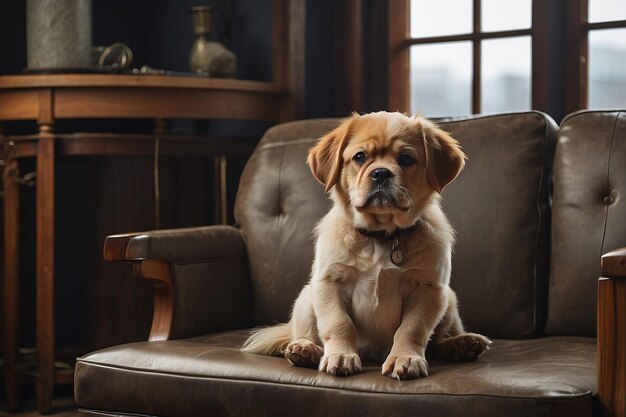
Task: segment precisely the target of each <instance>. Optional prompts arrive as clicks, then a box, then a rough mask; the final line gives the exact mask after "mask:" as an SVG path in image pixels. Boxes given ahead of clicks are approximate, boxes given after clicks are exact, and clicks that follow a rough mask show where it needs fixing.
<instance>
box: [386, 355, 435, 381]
mask: <svg viewBox="0 0 626 417" xmlns="http://www.w3.org/2000/svg"><path fill="white" fill-rule="evenodd" d="M383 375H387V376H388V377H391V378H395V379H397V380H402V379H416V378H422V377H425V376H428V362H426V359H424V358H423V357H421V356H419V355H411V356H392V355H389V356H388V357H387V360H386V361H385V363H384V364H383Z"/></svg>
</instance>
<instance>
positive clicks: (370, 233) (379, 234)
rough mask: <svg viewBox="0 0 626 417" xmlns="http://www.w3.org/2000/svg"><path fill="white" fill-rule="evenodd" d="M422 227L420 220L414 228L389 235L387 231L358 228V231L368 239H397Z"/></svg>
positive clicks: (397, 230)
mask: <svg viewBox="0 0 626 417" xmlns="http://www.w3.org/2000/svg"><path fill="white" fill-rule="evenodd" d="M419 225H420V221H419V220H418V221H417V222H416V223H415V224H414V225H413V226H410V227H407V228H405V229H396V231H395V232H392V233H389V232H387V231H386V230H367V229H364V228H357V229H356V230H357V231H358V232H359V233H360V234H362V235H363V236H366V237H374V238H378V239H380V238H385V239H391V238H393V237H397V236H399V235H408V234H410V233H413V232H414V231H416V230H417V228H418V227H419Z"/></svg>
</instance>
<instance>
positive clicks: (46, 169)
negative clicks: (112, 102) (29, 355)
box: [36, 125, 55, 414]
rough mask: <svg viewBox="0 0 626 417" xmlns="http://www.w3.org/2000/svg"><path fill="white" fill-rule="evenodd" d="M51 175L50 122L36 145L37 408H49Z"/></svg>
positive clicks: (51, 359) (51, 354) (52, 346)
mask: <svg viewBox="0 0 626 417" xmlns="http://www.w3.org/2000/svg"><path fill="white" fill-rule="evenodd" d="M54 178H55V154H54V137H53V135H52V126H51V125H41V126H40V135H39V140H38V144H37V197H36V198H37V203H36V218H37V220H36V221H37V226H36V230H37V237H36V238H37V266H36V274H37V278H36V287H37V316H36V317H37V337H36V339H37V365H38V370H39V373H38V378H37V408H38V409H39V412H40V413H42V414H47V413H49V412H50V411H51V410H52V395H53V390H54V350H55V340H54V252H55V250H54V249H55V247H54V205H55V204H54V192H55V191H54Z"/></svg>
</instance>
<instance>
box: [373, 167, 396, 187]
mask: <svg viewBox="0 0 626 417" xmlns="http://www.w3.org/2000/svg"><path fill="white" fill-rule="evenodd" d="M371 176H372V180H373V181H374V182H375V183H376V184H382V183H384V182H385V180H387V179H388V178H391V177H393V174H392V173H391V171H389V170H388V169H387V168H376V169H375V170H373V171H372V174H371Z"/></svg>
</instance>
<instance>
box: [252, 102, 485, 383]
mask: <svg viewBox="0 0 626 417" xmlns="http://www.w3.org/2000/svg"><path fill="white" fill-rule="evenodd" d="M308 164H309V166H310V168H311V171H312V172H313V175H314V176H315V178H317V179H318V180H319V181H320V182H321V183H322V184H324V186H325V187H326V191H327V192H330V193H331V197H332V200H333V202H334V205H333V207H332V209H331V210H330V211H329V212H328V214H326V216H324V218H322V220H321V221H320V222H319V223H318V225H317V228H316V229H315V235H316V238H317V239H316V246H315V260H314V261H313V268H312V272H311V280H310V282H309V283H308V284H307V285H306V286H305V287H304V288H303V289H302V292H301V293H300V295H299V296H298V298H297V300H296V301H295V304H294V306H293V311H292V315H291V320H290V321H289V323H287V324H281V325H277V326H273V327H268V328H265V329H261V330H257V331H255V332H254V333H253V334H252V335H251V336H250V337H249V338H248V340H247V341H246V342H245V344H244V346H243V348H242V349H243V350H244V351H247V352H254V353H260V354H265V355H281V356H282V355H284V356H285V357H286V358H287V359H288V360H289V361H291V362H292V363H293V364H294V365H296V366H306V367H316V368H318V369H319V370H320V371H322V372H328V373H329V374H332V375H351V374H354V373H357V372H359V371H361V368H362V366H361V358H364V359H371V360H376V361H379V362H383V366H382V373H383V374H385V375H388V376H391V377H393V378H397V379H412V378H419V377H424V376H427V375H428V363H427V362H426V359H425V350H426V345H427V344H428V342H429V340H430V339H431V337H432V343H433V347H434V349H435V351H436V353H437V354H438V355H440V356H443V357H445V358H448V359H453V360H475V359H476V358H477V357H478V356H479V355H480V354H482V353H483V352H484V351H485V350H486V349H487V348H488V345H489V344H490V343H491V342H490V341H489V339H487V338H486V337H484V336H481V335H478V334H473V333H465V331H464V330H463V325H462V323H461V319H460V317H459V313H458V309H457V300H456V295H455V294H454V292H453V291H452V290H451V289H450V287H449V283H450V269H451V252H452V244H453V241H454V231H453V229H452V227H451V226H450V224H449V223H448V220H447V219H446V216H445V214H444V213H443V211H442V210H441V207H440V204H439V200H440V193H441V190H443V188H444V187H445V186H446V185H447V184H448V183H450V181H452V180H453V179H454V178H456V176H457V175H458V174H459V172H460V171H461V169H462V168H463V166H464V164H465V155H464V154H463V152H461V150H460V149H459V146H458V143H457V141H456V140H454V139H452V138H451V137H450V136H449V135H448V134H447V133H446V132H444V131H442V130H441V129H439V128H438V127H437V126H435V125H434V124H433V123H432V122H430V121H428V120H426V119H423V118H420V117H407V116H405V115H403V114H399V113H386V112H380V113H372V114H366V115H363V116H360V115H357V114H354V115H353V116H352V117H350V118H348V119H347V120H345V121H344V122H343V123H342V124H341V125H340V126H339V127H337V128H336V129H335V130H333V131H332V132H330V133H329V134H328V135H326V136H324V137H323V138H322V139H321V140H320V141H319V142H318V144H317V145H316V146H315V147H314V148H312V149H311V150H310V152H309V157H308Z"/></svg>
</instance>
